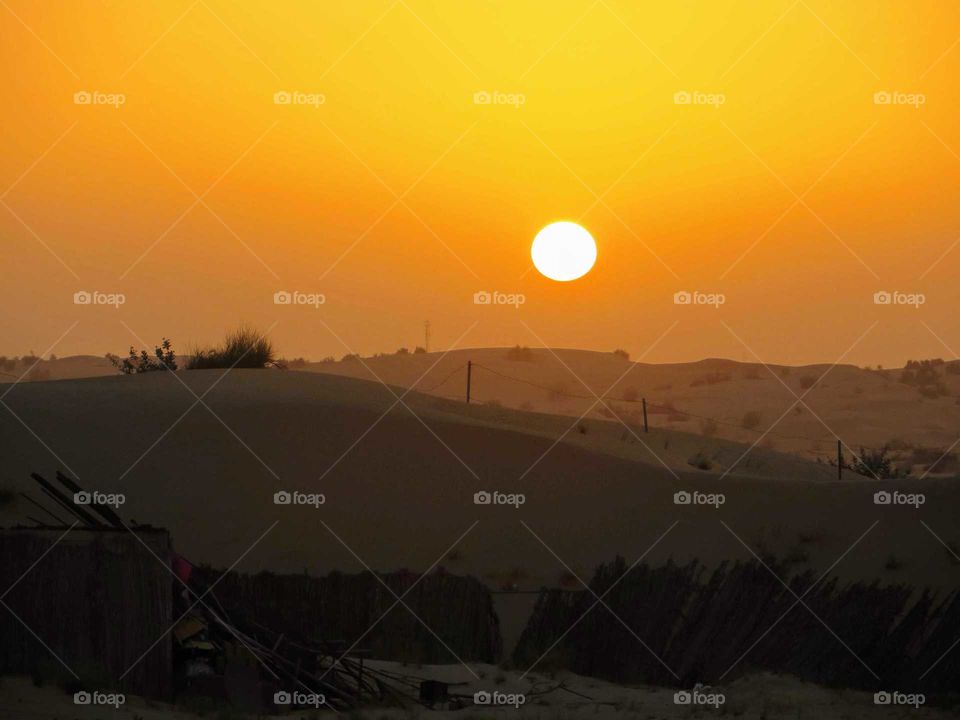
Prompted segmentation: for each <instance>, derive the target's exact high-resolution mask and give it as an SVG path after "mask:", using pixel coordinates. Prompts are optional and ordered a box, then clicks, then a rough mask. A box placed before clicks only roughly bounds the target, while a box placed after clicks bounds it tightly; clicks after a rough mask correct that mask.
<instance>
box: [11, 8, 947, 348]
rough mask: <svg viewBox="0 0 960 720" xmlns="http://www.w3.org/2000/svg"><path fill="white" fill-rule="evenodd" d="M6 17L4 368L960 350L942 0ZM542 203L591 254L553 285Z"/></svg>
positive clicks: (25, 13)
mask: <svg viewBox="0 0 960 720" xmlns="http://www.w3.org/2000/svg"><path fill="white" fill-rule="evenodd" d="M0 29H2V38H3V41H2V43H0V54H2V61H3V65H4V67H5V68H7V73H5V77H6V78H7V80H6V82H5V83H4V84H3V85H2V86H0V108H2V109H0V113H2V118H3V129H4V133H3V135H4V143H3V145H4V151H3V153H2V154H0V197H2V202H3V205H0V247H2V257H3V262H4V267H5V269H6V273H5V282H4V283H3V286H2V289H0V297H2V304H3V308H4V312H3V313H2V315H0V338H2V340H3V343H2V347H0V352H4V353H7V354H20V353H25V352H26V351H27V350H29V349H33V350H34V351H36V352H38V353H39V352H43V351H45V350H46V349H47V348H48V347H50V346H51V345H53V344H54V343H55V341H57V339H58V338H60V337H61V336H62V335H63V334H64V333H65V332H66V331H67V330H68V328H71V326H72V325H73V323H74V322H76V321H79V324H78V325H77V326H76V327H75V328H73V329H72V330H70V332H69V333H67V335H66V336H65V337H64V338H63V340H62V341H61V342H60V343H59V344H58V345H57V346H56V347H55V349H54V352H56V353H57V354H58V355H66V354H72V353H78V352H89V353H95V354H102V353H103V352H106V351H107V350H112V351H114V352H122V351H123V350H124V348H125V347H126V346H128V345H129V344H131V343H133V344H136V345H139V344H140V343H139V342H138V340H137V339H136V338H135V337H133V336H132V334H131V330H132V331H133V332H134V333H136V335H138V336H140V337H141V338H143V339H144V340H145V341H148V342H153V341H159V339H160V336H161V335H163V336H168V337H172V338H173V339H174V341H175V342H176V343H178V344H179V345H180V346H181V347H185V346H186V345H188V344H189V343H191V342H203V341H208V340H212V339H215V338H216V337H219V336H220V335H221V334H222V332H223V330H224V329H225V328H226V327H228V326H232V325H235V324H236V323H237V322H239V321H248V322H253V323H255V324H256V325H258V326H259V327H261V328H263V329H266V328H269V327H271V326H274V323H276V325H275V326H274V330H273V331H272V333H271V334H272V335H273V337H274V339H275V340H276V342H277V344H278V345H279V347H280V349H281V350H282V351H283V352H284V353H286V354H288V355H308V356H312V357H315V358H316V357H320V356H323V355H327V354H333V355H337V356H339V355H341V354H343V353H344V352H346V351H347V349H346V348H345V347H344V345H343V344H341V342H340V341H338V340H337V339H336V337H334V336H333V335H332V334H331V333H330V332H329V331H328V330H327V328H326V327H325V326H324V324H323V323H326V324H327V325H328V326H329V327H330V328H331V329H333V330H334V331H335V332H336V334H337V335H339V337H340V338H341V339H342V340H343V341H344V342H345V343H347V345H348V346H349V348H350V349H351V350H355V351H358V352H361V353H363V354H367V353H372V352H376V351H384V350H386V351H392V350H393V349H395V348H396V347H399V346H401V345H405V346H413V345H416V344H420V343H421V342H422V323H423V320H425V319H428V318H429V319H430V320H431V322H432V328H433V339H434V344H435V346H436V347H438V348H443V347H446V346H448V345H449V344H451V343H453V342H454V341H455V340H456V339H457V338H458V337H460V336H461V335H462V334H463V333H464V332H465V331H467V330H468V328H470V327H471V326H472V325H473V324H474V322H476V323H477V324H476V326H475V327H474V328H473V329H472V330H471V331H470V332H469V333H468V335H467V336H466V337H464V338H463V340H462V341H461V344H462V345H466V346H471V345H474V346H478V345H507V344H509V345H513V344H516V343H520V344H526V345H531V346H535V345H538V344H539V341H538V339H537V338H538V337H539V338H540V339H542V340H543V341H544V342H547V343H549V344H551V345H556V346H564V347H585V348H592V349H601V350H611V349H613V348H615V347H624V348H627V349H628V350H630V351H631V352H632V353H633V355H634V357H637V356H639V355H641V354H642V353H643V352H644V351H645V350H646V349H647V348H648V347H649V346H650V345H651V344H652V343H653V342H654V340H655V339H656V338H657V337H658V336H660V335H661V334H662V333H663V332H664V331H665V330H667V328H669V327H671V325H673V324H674V323H675V322H676V323H677V325H676V327H675V328H674V329H673V330H671V332H670V334H669V335H668V336H667V337H666V338H665V339H664V340H663V341H662V342H661V343H660V344H659V345H657V347H656V348H655V349H654V350H653V351H652V352H651V353H650V354H649V355H648V356H647V358H646V359H647V360H651V361H672V360H693V359H697V358H700V357H704V356H726V357H734V358H738V359H754V358H753V355H752V353H751V351H750V350H748V349H747V348H748V347H749V348H750V349H751V350H752V351H753V352H755V353H756V354H757V355H758V356H760V357H762V358H763V359H764V360H769V361H771V362H787V363H805V362H833V361H834V360H837V359H838V358H840V357H841V356H844V361H847V362H856V363H861V364H863V363H877V362H881V363H885V364H895V363H902V362H903V361H904V360H906V359H907V358H908V357H929V356H942V357H953V354H952V352H951V351H950V350H948V349H947V348H946V347H944V344H943V343H946V345H947V346H949V347H951V348H953V349H955V350H957V351H960V334H958V327H957V324H956V321H955V308H956V307H957V303H958V301H960V286H958V284H957V282H956V278H957V268H958V265H960V247H955V248H953V249H952V250H951V248H952V247H953V245H954V243H955V242H956V241H957V239H958V238H960V204H958V203H957V200H956V199H957V193H958V190H960V124H958V123H957V122H956V115H957V112H956V111H957V107H958V101H960V84H958V83H957V82H956V77H957V76H958V75H960V46H957V44H956V41H957V39H958V37H960V10H958V9H957V8H956V7H955V6H954V4H953V3H949V2H942V1H941V0H938V1H936V2H923V1H921V2H879V3H878V2H866V1H861V0H848V1H845V2H828V1H826V0H802V1H801V2H798V3H794V2H793V0H777V1H773V0H771V1H770V2H754V1H749V2H725V1H722V0H710V1H709V2H670V3H637V2H625V1H623V0H600V2H592V0H578V1H576V2H574V1H569V2H566V1H558V2H550V3H546V2H523V1H521V2H516V1H509V2H508V1H504V2H495V1H493V0H489V1H482V2H481V1H479V0H465V1H462V2H461V1H457V2H453V1H452V0H436V1H433V2H428V1H425V0H400V1H399V2H393V1H392V0H382V1H381V0H376V1H374V0H369V1H368V0H351V1H350V2H332V1H329V0H328V1H325V2H321V3H317V2H283V3H253V2H225V1H222V0H201V1H200V2H198V3H194V2H193V0H183V1H182V2H181V1H179V0H164V1H163V2H137V3H129V2H120V1H117V2H92V1H90V2H85V1H70V2H45V1H40V2H37V1H35V0H4V6H0ZM77 92H87V93H90V95H89V96H86V97H89V99H90V103H88V104H77V103H76V102H75V99H74V98H75V93H77ZM884 92H886V93H889V95H876V94H877V93H884ZM277 93H281V95H277ZM283 93H286V94H283ZM118 96H122V98H119V99H118ZM83 97H84V96H81V98H80V102H81V103H82V102H83ZM120 99H122V100H123V102H122V104H119V103H120ZM886 100H889V101H890V102H889V103H888V102H885V101H886ZM287 101H289V102H287ZM111 103H112V104H111ZM8 188H9V189H8ZM559 218H567V219H570V220H573V221H577V222H580V223H581V224H583V225H584V227H586V228H588V229H589V230H590V232H591V233H592V235H593V236H594V238H595V239H596V242H597V245H598V257H599V258H600V260H599V261H598V263H597V265H596V266H595V267H594V268H593V270H592V271H591V272H590V273H589V274H587V275H586V276H584V277H583V278H581V279H580V280H577V281H576V282H572V283H555V282H551V281H550V280H548V279H547V278H545V277H543V276H541V275H540V274H539V273H537V272H535V271H533V270H532V269H531V264H530V244H531V242H532V239H533V237H534V236H535V235H536V233H537V232H538V230H539V229H540V228H542V227H543V226H544V225H546V224H548V223H550V222H552V221H554V220H557V219H559ZM82 290H86V291H90V292H92V291H100V292H104V293H123V294H124V295H125V298H126V302H125V304H124V305H122V306H121V307H120V308H114V307H109V306H96V307H93V306H91V307H78V306H77V305H75V304H74V303H73V300H72V298H73V294H74V293H75V292H77V291H82ZM278 290H287V291H300V292H303V293H322V294H323V295H324V296H325V298H326V302H325V303H324V304H323V305H322V306H321V307H320V308H316V307H314V306H294V307H287V306H277V305H275V304H274V302H273V296H274V293H275V292H277V291H278ZM477 291H490V292H502V293H522V294H524V295H525V298H526V301H525V303H524V304H523V305H522V307H520V308H516V307H514V306H509V305H506V306H489V307H478V306H476V305H474V303H473V300H472V298H473V295H474V293H476V292H477ZM878 291H890V292H893V291H900V292H903V293H922V294H923V296H924V299H925V302H924V304H923V305H922V306H920V307H912V306H896V305H889V306H887V305H877V304H875V302H874V294H875V293H876V292H878ZM678 292H689V293H697V292H700V293H704V294H718V293H719V294H722V295H723V297H724V302H723V304H722V305H721V306H719V307H716V306H714V305H697V304H696V303H691V304H689V305H683V304H679V305H678V304H676V303H675V301H674V296H675V294H676V293H678ZM321 320H322V322H320V321H321ZM521 320H522V322H521ZM121 321H122V323H121ZM123 323H126V325H128V326H129V328H130V330H128V329H127V328H126V327H124V324H123ZM874 323H876V324H875V325H874ZM528 328H530V329H532V330H533V331H534V332H535V333H536V337H535V336H534V335H533V334H532V333H531V330H530V329H528ZM864 333H866V336H865V337H863V338H862V340H860V342H859V343H858V342H857V341H858V338H861V336H864ZM735 335H736V336H735ZM937 336H939V339H938V337H937ZM738 338H739V339H738ZM851 348H852V349H851ZM848 351H849V354H846V355H845V353H847V352H848Z"/></svg>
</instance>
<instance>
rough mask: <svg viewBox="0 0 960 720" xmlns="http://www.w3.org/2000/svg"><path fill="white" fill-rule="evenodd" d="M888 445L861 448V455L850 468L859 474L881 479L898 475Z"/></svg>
mask: <svg viewBox="0 0 960 720" xmlns="http://www.w3.org/2000/svg"><path fill="white" fill-rule="evenodd" d="M888 452H889V450H888V448H887V447H886V446H884V447H882V448H880V449H879V450H868V449H865V448H862V447H861V448H860V456H859V457H857V458H855V459H854V461H853V465H851V466H850V469H851V470H853V471H854V472H855V473H857V474H858V475H867V476H869V477H877V478H880V479H881V480H882V479H884V478H892V477H896V476H897V471H896V469H895V468H894V467H893V458H891V457H890V456H889V454H888Z"/></svg>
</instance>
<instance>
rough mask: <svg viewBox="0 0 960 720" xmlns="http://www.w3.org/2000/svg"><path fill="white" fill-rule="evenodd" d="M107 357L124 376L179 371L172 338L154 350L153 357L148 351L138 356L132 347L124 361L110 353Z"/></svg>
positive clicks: (165, 339) (164, 340)
mask: <svg viewBox="0 0 960 720" xmlns="http://www.w3.org/2000/svg"><path fill="white" fill-rule="evenodd" d="M106 357H107V359H108V360H109V361H110V363H111V364H112V365H113V366H114V367H115V368H117V370H119V371H120V372H122V373H123V374H124V375H139V374H141V373H145V372H156V371H161V370H176V369H177V355H176V353H175V352H174V351H173V343H172V342H171V341H170V338H163V340H162V341H161V343H160V345H158V346H155V347H154V348H153V357H151V356H150V353H148V352H147V351H146V350H141V351H140V353H139V354H137V351H136V350H134V349H133V346H132V345H131V346H130V352H129V354H128V355H127V357H125V358H123V359H121V358H120V357H119V356H117V355H111V354H109V353H108V354H107V356H106Z"/></svg>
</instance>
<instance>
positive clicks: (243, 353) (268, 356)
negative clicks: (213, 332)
mask: <svg viewBox="0 0 960 720" xmlns="http://www.w3.org/2000/svg"><path fill="white" fill-rule="evenodd" d="M275 364H276V355H275V354H274V348H273V343H272V342H270V340H269V339H268V338H266V337H265V336H263V335H261V334H260V333H259V332H257V331H256V330H254V329H253V328H251V327H246V326H244V327H240V328H238V329H236V330H232V331H230V332H229V333H227V336H226V337H225V338H224V339H223V344H222V345H220V346H218V347H212V348H205V349H199V350H196V351H195V352H194V353H193V356H192V357H191V358H190V361H189V362H188V363H187V369H188V370H209V369H212V368H237V367H239V368H264V367H267V366H268V365H275Z"/></svg>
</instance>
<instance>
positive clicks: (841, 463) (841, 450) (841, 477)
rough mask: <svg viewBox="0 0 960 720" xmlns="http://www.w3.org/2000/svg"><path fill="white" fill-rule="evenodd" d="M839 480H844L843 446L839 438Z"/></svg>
mask: <svg viewBox="0 0 960 720" xmlns="http://www.w3.org/2000/svg"><path fill="white" fill-rule="evenodd" d="M837 480H843V446H842V445H841V443H840V438H837Z"/></svg>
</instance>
